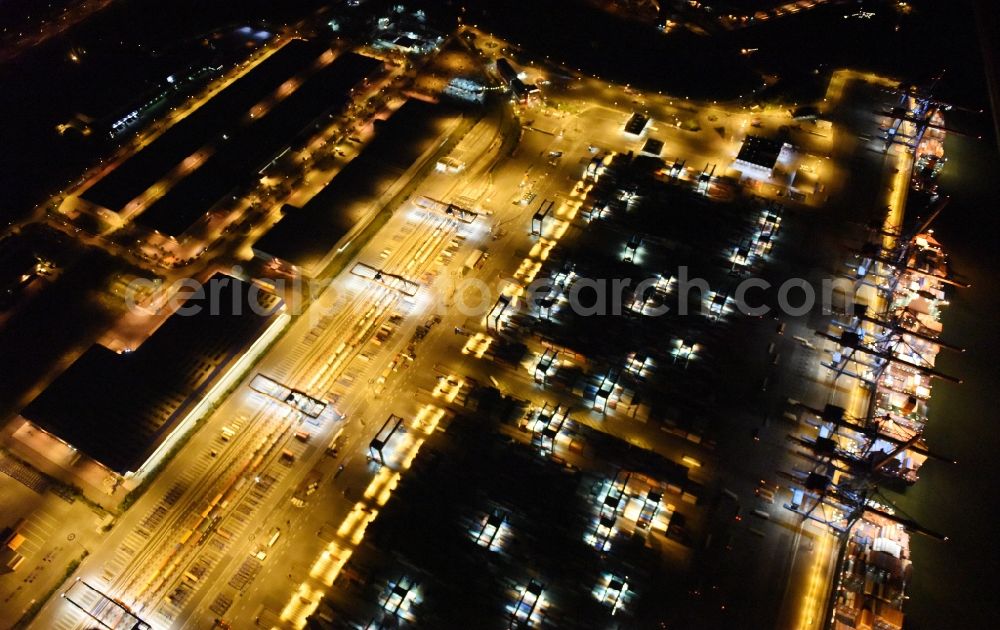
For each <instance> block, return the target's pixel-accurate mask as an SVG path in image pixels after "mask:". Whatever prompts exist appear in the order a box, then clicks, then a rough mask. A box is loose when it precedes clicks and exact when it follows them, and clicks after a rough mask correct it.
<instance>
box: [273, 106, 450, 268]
mask: <svg viewBox="0 0 1000 630" xmlns="http://www.w3.org/2000/svg"><path fill="white" fill-rule="evenodd" d="M452 115H454V111H453V110H451V109H449V108H447V107H445V106H443V105H434V104H431V103H427V102H424V101H420V100H416V99H411V100H410V101H408V102H406V103H404V104H403V106H402V107H400V108H399V109H398V110H396V112H395V113H394V114H393V115H392V116H390V117H389V119H388V120H387V121H384V122H380V123H378V124H377V125H376V127H375V137H374V138H373V139H372V140H371V142H369V143H368V145H367V146H365V148H364V149H363V150H362V152H361V154H360V155H358V156H357V157H355V158H354V159H353V160H351V161H350V162H349V163H348V164H347V165H346V166H344V168H343V169H341V171H340V172H339V173H337V175H336V176H334V178H333V179H332V180H331V181H330V183H329V184H327V186H326V187H325V188H324V189H323V190H321V191H320V192H319V193H317V194H316V195H315V196H314V197H313V198H312V199H310V200H309V201H308V202H307V203H306V204H305V205H304V206H302V207H301V208H296V207H295V206H287V205H286V206H285V208H284V216H283V217H282V218H281V219H280V220H279V221H278V222H277V223H276V224H275V225H274V227H272V228H271V229H270V231H268V233H267V234H265V235H264V236H263V237H261V239H260V240H259V241H257V243H256V244H255V245H254V250H255V251H256V252H258V253H259V254H263V255H266V256H270V257H274V258H279V259H281V260H284V261H286V262H288V263H291V264H293V265H295V266H297V267H299V268H309V267H312V266H314V265H315V264H316V263H318V262H319V261H322V260H323V259H324V258H325V257H326V256H327V254H328V253H329V252H330V250H332V249H333V248H334V247H336V245H337V243H338V242H339V241H340V239H342V238H343V237H344V235H345V234H347V233H348V231H350V229H351V228H352V227H353V225H354V223H355V221H356V218H355V215H354V214H352V213H351V209H352V208H357V207H359V206H367V205H370V204H372V203H374V202H375V200H376V199H378V197H379V196H380V195H381V194H382V193H384V192H385V191H386V190H387V189H388V188H389V186H391V185H392V184H393V183H394V182H395V181H396V180H397V179H398V178H399V177H400V176H402V175H403V173H405V172H406V171H407V170H409V168H410V167H411V166H413V164H414V163H415V162H416V161H417V159H418V158H419V157H420V156H421V155H423V154H424V153H425V152H426V151H427V150H428V149H429V148H430V147H431V145H432V144H433V142H434V141H435V140H436V139H437V138H438V135H439V131H440V128H441V122H442V121H443V120H444V119H445V118H447V117H449V116H452Z"/></svg>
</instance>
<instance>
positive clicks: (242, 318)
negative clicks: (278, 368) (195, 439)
mask: <svg viewBox="0 0 1000 630" xmlns="http://www.w3.org/2000/svg"><path fill="white" fill-rule="evenodd" d="M212 291H215V294H216V295H218V298H217V299H213V300H209V299H208V296H211V295H213V293H212ZM205 294H206V297H205V299H201V300H191V299H189V300H188V301H187V302H186V303H185V304H184V307H185V308H187V307H192V310H193V306H194V305H198V306H201V307H202V308H200V309H198V312H197V313H193V314H186V315H185V314H182V313H180V312H178V313H174V314H173V315H171V316H170V317H169V318H167V320H166V321H165V322H164V323H163V324H162V325H161V326H160V327H159V328H158V329H157V330H156V331H155V332H154V333H153V334H152V335H151V336H150V337H149V338H147V339H146V341H144V342H143V343H142V345H140V346H139V347H138V348H136V349H135V350H134V351H132V352H129V353H125V354H117V353H115V352H112V351H111V350H108V349H107V348H105V347H104V346H99V345H94V346H92V347H91V348H90V349H88V350H87V351H86V352H84V353H83V355H81V356H80V358H78V359H77V360H76V361H75V362H74V363H73V364H72V365H70V366H69V368H67V369H66V371H65V372H63V373H62V374H61V375H59V377H58V378H56V380H55V381H53V382H52V383H51V384H50V385H49V386H48V387H47V388H46V389H45V390H44V391H43V392H42V393H41V394H39V396H38V397H37V398H35V399H34V400H33V401H32V402H31V403H30V404H29V405H28V406H27V407H25V408H24V410H23V411H22V412H21V415H22V416H23V417H24V418H26V419H28V420H30V421H31V422H32V423H34V424H35V425H37V426H38V427H40V428H42V429H44V430H45V431H47V432H49V433H51V434H53V435H55V436H56V437H58V438H59V439H61V440H63V441H65V442H67V443H69V444H71V445H72V446H74V447H75V448H76V449H78V450H79V451H81V452H82V453H84V454H85V455H87V456H88V457H90V458H91V459H93V460H95V461H97V462H98V463H100V464H102V465H104V466H106V467H107V468H109V469H111V470H113V471H115V472H117V473H119V474H125V473H127V472H134V471H136V470H138V469H139V468H140V467H141V466H142V465H143V463H144V462H145V461H146V460H147V459H149V457H150V456H151V455H152V454H153V452H154V451H155V450H156V448H157V447H158V446H159V445H160V444H161V443H162V442H163V440H164V439H165V438H166V437H167V436H168V435H169V434H170V432H171V430H172V429H173V428H174V427H175V426H176V425H177V423H178V422H179V421H180V420H181V419H182V418H183V417H184V415H185V414H186V413H187V412H188V411H190V410H191V408H192V407H193V406H194V405H195V404H196V403H197V402H198V400H200V399H201V397H202V396H203V395H204V393H205V392H206V391H207V389H208V388H209V387H210V386H211V384H212V383H213V382H214V381H215V380H216V379H217V377H219V376H220V375H222V374H223V373H224V372H225V370H226V368H227V367H228V366H229V365H230V364H231V363H232V362H233V361H234V360H236V359H238V358H239V357H240V356H241V355H242V354H243V353H244V352H245V351H246V350H247V349H248V348H249V347H250V346H251V345H252V344H253V342H254V341H256V340H257V338H258V337H260V335H261V334H262V333H263V332H264V330H265V329H266V327H267V326H268V324H269V323H270V322H271V321H272V319H273V318H274V317H275V316H276V314H277V311H278V307H279V306H280V304H281V302H280V300H279V299H278V298H277V297H275V296H274V295H271V294H269V293H264V292H263V291H260V290H259V288H258V287H255V286H252V285H250V284H248V283H245V282H242V281H240V280H237V279H235V278H231V277H229V276H225V275H222V274H217V275H215V276H213V277H212V278H211V279H210V280H209V281H208V283H206V286H205Z"/></svg>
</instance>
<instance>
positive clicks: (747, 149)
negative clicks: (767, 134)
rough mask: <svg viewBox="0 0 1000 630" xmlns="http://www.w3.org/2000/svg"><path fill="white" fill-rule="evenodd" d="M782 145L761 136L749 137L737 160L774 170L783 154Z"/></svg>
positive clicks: (744, 142)
mask: <svg viewBox="0 0 1000 630" xmlns="http://www.w3.org/2000/svg"><path fill="white" fill-rule="evenodd" d="M781 147H782V143H781V142H779V141H778V140H771V139H769V138H764V137H761V136H747V137H746V139H745V140H744V141H743V146H741V147H740V152H739V153H738V154H737V155H736V159H737V160H738V161H741V162H747V163H748V164H753V165H755V166H760V167H762V168H766V169H772V168H774V165H775V164H777V163H778V155H780V154H781Z"/></svg>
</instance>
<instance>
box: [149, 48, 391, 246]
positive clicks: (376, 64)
mask: <svg viewBox="0 0 1000 630" xmlns="http://www.w3.org/2000/svg"><path fill="white" fill-rule="evenodd" d="M382 67H383V62H382V61H381V60H378V59H374V58H372V57H366V56H363V55H358V54H356V53H345V54H342V55H340V56H339V57H337V58H336V59H335V60H334V61H333V62H332V63H330V64H329V65H327V66H325V67H323V68H322V69H320V70H319V71H317V72H316V73H315V74H312V75H310V76H309V77H308V78H307V79H306V80H305V82H304V83H303V84H302V85H301V86H299V88H298V89H297V90H295V91H294V92H293V93H292V94H290V95H289V96H288V97H287V98H285V99H284V100H282V101H280V102H279V103H278V104H276V105H275V106H274V108H273V109H272V110H271V111H270V112H268V113H267V114H266V115H264V116H262V117H260V118H259V119H257V120H255V121H254V122H253V123H252V124H248V125H246V126H243V127H239V128H237V129H234V130H233V131H232V132H231V133H230V134H229V137H228V139H226V140H221V141H220V142H218V143H217V144H216V151H215V153H214V154H213V155H212V156H211V157H210V158H208V160H207V161H206V162H205V163H204V164H202V165H201V167H199V168H198V169H196V170H195V171H194V172H193V173H191V174H190V175H188V176H187V177H185V178H184V179H182V180H181V181H179V182H178V183H177V184H175V185H174V186H173V187H172V188H171V189H170V190H169V191H167V193H166V194H165V195H163V196H162V197H160V198H159V199H157V200H156V201H155V202H154V203H153V204H152V205H150V206H149V207H148V208H146V210H145V211H144V212H142V213H141V214H140V215H139V216H138V217H137V218H136V223H138V224H140V225H143V226H145V227H147V228H150V229H153V230H156V231H157V232H160V233H162V234H168V235H172V236H178V235H180V234H183V233H184V232H185V231H186V230H187V229H188V228H189V227H190V226H191V224H193V223H194V222H195V221H196V220H197V219H198V218H199V217H200V216H202V215H203V214H204V213H205V212H207V211H208V210H209V209H210V208H211V207H212V206H213V205H215V204H216V203H217V202H218V201H219V200H220V199H222V198H223V197H224V196H225V195H226V194H228V193H229V191H231V190H233V189H234V188H235V187H236V186H238V185H240V184H242V183H245V182H247V181H249V180H250V179H252V177H253V175H254V174H255V173H256V171H257V170H259V169H260V168H261V167H262V166H264V165H265V164H266V163H267V162H268V161H269V160H270V159H272V158H273V157H274V156H275V155H276V154H277V153H279V152H280V151H281V150H282V149H283V148H284V147H286V146H288V145H289V144H291V143H292V141H293V140H295V139H296V136H298V134H299V133H300V132H302V131H303V130H304V129H305V128H306V127H309V126H310V125H311V123H312V122H313V121H314V120H316V119H317V118H318V117H320V116H322V115H323V114H325V113H327V112H329V111H339V110H341V109H343V108H344V106H345V105H347V103H348V102H350V99H351V96H352V90H353V89H354V88H355V87H356V86H357V85H358V84H359V83H361V82H362V81H363V80H364V79H365V78H367V77H370V76H371V75H373V74H374V73H375V72H377V71H378V70H379V69H381V68H382Z"/></svg>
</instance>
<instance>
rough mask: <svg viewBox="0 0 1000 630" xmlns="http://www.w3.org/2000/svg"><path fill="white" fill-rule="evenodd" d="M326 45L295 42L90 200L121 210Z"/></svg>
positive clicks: (96, 188)
mask: <svg viewBox="0 0 1000 630" xmlns="http://www.w3.org/2000/svg"><path fill="white" fill-rule="evenodd" d="M326 48H327V46H326V45H325V44H323V43H320V42H315V41H305V40H301V39H294V40H292V41H290V42H289V43H287V44H286V45H284V46H283V47H281V48H280V49H278V50H277V51H276V52H274V53H272V54H271V55H270V56H269V57H268V58H267V59H265V60H264V61H262V62H261V63H259V64H258V65H257V66H255V67H254V68H253V69H252V70H251V71H250V72H248V73H247V74H245V75H243V76H242V77H240V79H238V80H237V81H235V82H233V83H231V84H230V85H228V86H227V87H226V88H225V89H224V90H222V92H220V93H218V94H216V95H215V96H214V97H212V98H211V99H209V101H208V102H207V103H205V104H203V105H202V106H201V107H199V108H198V109H196V110H195V111H194V112H192V113H191V114H190V115H188V116H187V117H185V118H184V119H183V120H181V121H180V122H178V123H177V124H175V125H173V126H172V127H170V129H168V130H167V131H165V132H164V133H163V134H162V135H160V136H159V137H158V138H157V139H156V140H154V141H153V142H152V143H151V144H149V145H148V146H146V147H145V148H143V149H142V150H141V151H139V152H138V153H136V154H135V155H133V156H132V157H130V158H129V159H127V160H126V161H124V162H123V163H121V164H119V165H118V167H117V168H115V169H114V170H113V171H111V172H110V173H108V174H107V175H106V176H105V177H103V178H102V179H100V180H99V181H98V182H97V183H96V184H94V185H93V186H91V187H90V188H88V189H87V190H85V191H84V192H83V194H82V195H81V197H83V198H84V199H85V200H87V201H89V202H91V203H94V204H97V205H99V206H102V207H105V208H108V209H110V210H114V211H116V212H117V211H119V210H121V209H122V208H123V207H124V206H125V205H126V204H127V203H128V202H130V201H131V200H133V199H135V198H136V197H138V196H139V195H140V194H142V192H143V191H145V190H146V189H147V188H149V187H150V186H152V185H153V184H155V183H156V182H157V181H159V180H160V179H161V178H163V177H164V176H165V175H166V174H167V173H168V172H169V171H170V170H171V169H172V168H174V167H175V166H177V165H178V164H180V163H181V161H183V160H184V158H186V157H188V156H189V155H191V154H192V153H194V152H195V151H196V150H197V149H198V148H199V147H201V146H203V145H205V144H206V143H208V142H209V141H210V140H212V139H213V138H215V137H217V136H220V135H221V134H222V133H224V132H225V131H226V129H227V128H229V127H232V126H234V124H235V122H236V121H237V120H239V118H240V116H241V114H243V113H245V112H247V111H248V110H249V109H250V108H251V107H252V106H253V105H254V104H255V103H257V102H259V101H260V100H261V99H263V98H264V97H266V96H267V95H268V94H270V93H271V92H273V91H274V90H276V89H277V88H278V86H280V85H281V84H282V83H283V82H284V81H285V80H287V79H288V78H290V77H291V76H293V75H294V74H296V73H297V72H299V71H300V70H302V69H303V68H305V67H306V64H308V63H309V62H310V61H312V60H313V59H316V58H317V57H318V56H319V55H320V54H321V53H322V52H323V51H324V50H326Z"/></svg>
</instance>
